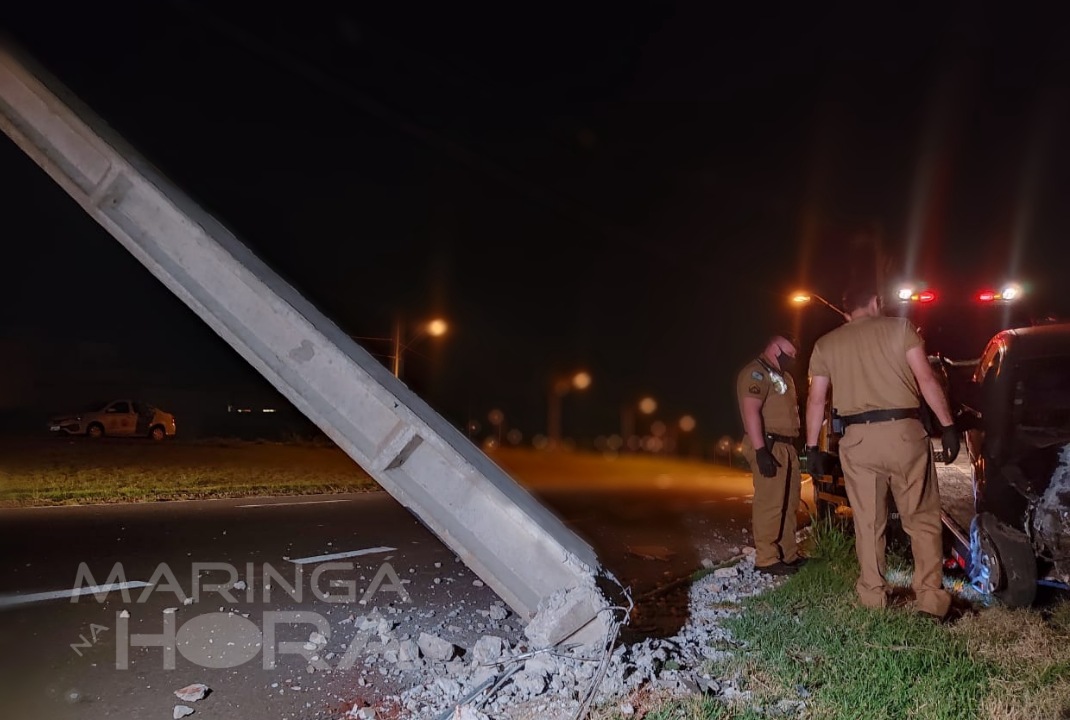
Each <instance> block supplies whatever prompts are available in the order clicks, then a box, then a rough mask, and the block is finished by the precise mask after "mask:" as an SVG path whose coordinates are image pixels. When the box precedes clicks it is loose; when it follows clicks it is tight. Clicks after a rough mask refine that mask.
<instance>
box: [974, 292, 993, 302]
mask: <svg viewBox="0 0 1070 720" xmlns="http://www.w3.org/2000/svg"><path fill="white" fill-rule="evenodd" d="M977 299H978V300H980V301H981V302H992V301H993V300H995V299H996V293H995V292H993V291H992V290H982V291H981V292H979V293H978V294H977Z"/></svg>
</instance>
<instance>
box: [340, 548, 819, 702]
mask: <svg viewBox="0 0 1070 720" xmlns="http://www.w3.org/2000/svg"><path fill="white" fill-rule="evenodd" d="M776 582H777V580H776V579H775V578H772V577H770V576H768V575H765V574H763V573H760V572H757V571H756V570H755V569H754V559H753V549H751V548H746V549H745V550H744V554H743V556H742V559H740V560H739V562H737V563H736V564H734V565H731V566H728V567H722V568H719V569H716V570H714V571H713V572H712V573H710V574H709V575H707V576H706V577H704V578H702V579H701V580H699V581H697V582H695V583H694V584H693V586H692V588H691V591H690V617H689V619H688V621H687V623H686V625H685V626H684V627H682V628H681V630H680V631H679V632H678V633H677V634H676V635H675V636H673V637H670V638H666V639H648V640H645V641H643V642H640V643H636V644H632V645H619V646H617V647H616V648H614V650H613V652H612V654H611V655H610V657H609V658H605V657H604V656H599V655H597V654H596V653H594V652H592V651H591V650H589V649H588V650H583V649H580V648H549V649H545V650H531V649H529V647H528V646H527V644H526V642H525V641H524V640H523V638H521V637H519V636H518V635H517V634H516V633H511V632H501V633H495V632H493V630H494V627H495V626H497V625H498V624H499V623H500V622H501V621H502V620H504V619H506V617H508V611H507V610H506V609H505V607H504V606H502V605H497V604H496V605H495V606H493V607H492V608H491V609H490V610H486V611H482V612H481V615H483V617H482V618H481V619H482V620H483V623H481V625H483V627H484V628H485V629H486V634H484V635H482V636H481V637H479V639H478V640H476V641H475V642H474V643H471V645H470V647H459V646H458V645H455V644H454V643H453V642H452V641H451V640H450V639H449V637H450V630H456V629H459V628H454V627H452V626H451V625H450V624H449V623H448V622H443V623H441V624H440V625H439V626H438V627H439V628H440V632H438V633H437V634H436V633H431V632H426V631H425V632H421V633H420V634H419V635H418V636H417V637H408V636H404V635H398V634H396V633H395V630H394V627H393V623H392V622H391V621H389V620H386V619H383V618H377V617H374V616H372V617H364V618H358V619H356V620H354V624H355V625H356V626H357V627H359V628H362V629H364V630H366V631H372V632H374V634H375V635H376V637H375V639H374V640H372V641H371V642H369V643H368V645H367V651H368V653H369V657H368V659H367V660H366V663H367V664H369V665H371V666H372V667H374V668H375V670H374V672H376V673H377V674H379V675H382V676H385V677H393V679H395V680H397V681H399V682H398V684H397V687H406V686H407V689H405V690H403V691H402V692H400V694H399V695H397V696H396V697H391V698H389V700H390V701H391V702H392V703H396V704H397V706H398V707H400V708H401V709H402V710H403V712H404V713H405V716H406V717H418V718H443V720H447V719H452V718H471V719H473V720H483V719H488V718H489V719H491V720H519V719H520V718H536V717H537V718H543V719H545V720H551V719H554V718H562V719H564V718H571V717H574V716H575V715H576V713H577V712H578V710H579V708H580V706H581V703H583V702H584V701H585V700H586V698H587V696H588V694H589V693H592V692H593V700H594V703H595V705H604V704H606V703H610V702H619V703H621V706H620V709H621V711H622V712H623V713H625V714H627V712H628V704H627V702H625V699H626V698H627V696H628V695H629V694H631V693H633V692H635V691H637V690H639V689H640V688H644V687H648V688H656V689H660V690H665V691H669V692H679V693H693V692H705V693H708V694H712V695H717V696H721V697H723V698H725V699H726V700H739V699H744V700H745V699H746V698H747V697H748V696H747V693H746V692H745V691H740V690H739V689H738V687H737V686H736V685H735V683H734V681H733V679H731V678H719V677H710V676H709V675H707V674H704V667H708V666H709V663H708V661H711V660H713V661H716V660H718V659H722V658H724V657H725V655H726V654H728V651H726V650H724V649H722V648H726V647H731V645H732V639H731V636H730V634H729V633H728V631H727V630H726V629H724V628H723V627H722V621H723V620H724V619H725V618H727V617H730V616H731V615H733V614H735V613H736V612H737V611H738V610H737V604H738V603H739V601H741V600H742V599H744V598H746V597H750V596H752V595H756V594H759V593H761V592H763V591H765V590H767V589H768V588H770V587H772V586H773V585H774V584H775V583H776ZM506 627H508V626H506ZM510 629H511V628H510ZM604 661H605V662H604ZM603 664H605V667H604V668H602V667H600V666H601V665H603ZM365 672H367V670H365ZM596 683H597V687H595V684H596ZM798 709H801V708H785V709H784V710H785V711H786V713H787V714H792V713H794V712H795V711H797V710H798ZM369 711H370V708H358V707H353V708H352V709H351V710H349V711H348V712H346V713H345V714H344V715H343V716H342V717H343V720H353V719H360V720H363V719H364V718H368V717H374V713H371V712H369Z"/></svg>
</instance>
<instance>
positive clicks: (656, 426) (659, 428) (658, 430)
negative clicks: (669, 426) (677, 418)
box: [650, 420, 666, 438]
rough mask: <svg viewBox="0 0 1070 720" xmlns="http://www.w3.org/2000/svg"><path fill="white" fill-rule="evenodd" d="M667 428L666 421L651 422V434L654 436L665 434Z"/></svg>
mask: <svg viewBox="0 0 1070 720" xmlns="http://www.w3.org/2000/svg"><path fill="white" fill-rule="evenodd" d="M665 430H666V427H665V423H663V422H662V421H661V420H655V421H654V422H652V423H650V434H651V435H653V436H654V437H657V438H659V437H662V436H663V435H664V434H665Z"/></svg>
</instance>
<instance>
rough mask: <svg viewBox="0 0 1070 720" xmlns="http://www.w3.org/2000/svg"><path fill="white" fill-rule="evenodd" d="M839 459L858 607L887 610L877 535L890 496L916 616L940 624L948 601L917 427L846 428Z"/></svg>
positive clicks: (923, 439) (935, 498)
mask: <svg viewBox="0 0 1070 720" xmlns="http://www.w3.org/2000/svg"><path fill="white" fill-rule="evenodd" d="M839 452H840V462H841V464H842V465H843V474H844V478H845V481H846V483H847V497H848V499H849V500H850V501H851V512H852V513H853V514H854V525H855V551H856V552H857V553H858V564H859V566H860V567H861V572H860V574H859V577H858V583H857V584H856V585H855V589H856V590H857V591H858V598H859V600H860V602H861V603H862V604H863V605H866V606H868V607H884V606H885V605H886V604H887V602H888V600H887V591H888V586H887V584H886V583H885V580H884V572H885V558H884V548H885V537H884V531H885V527H886V526H887V523H888V491H889V490H891V493H892V497H894V498H895V505H896V507H897V508H898V509H899V515H900V517H901V518H902V521H903V529H904V530H906V532H907V534H908V535H909V536H910V548H911V551H912V552H913V554H914V594H915V597H916V600H915V608H916V609H917V610H919V611H921V612H927V613H931V614H933V615H937V616H941V617H942V616H943V615H944V614H945V613H946V612H947V609H948V607H949V605H950V602H951V598H950V596H949V595H948V594H947V592H945V591H944V590H943V587H942V580H943V540H942V537H943V528H942V526H941V524H940V491H939V488H938V487H937V484H936V467H935V465H934V464H933V453H932V446H931V445H930V443H929V439H928V437H927V435H926V433H925V428H923V427H922V424H921V423H920V422H919V421H917V420H893V421H889V422H881V423H870V424H868V425H862V424H859V425H851V426H849V427H848V428H847V431H846V432H845V433H844V436H843V438H842V439H841V440H840V447H839Z"/></svg>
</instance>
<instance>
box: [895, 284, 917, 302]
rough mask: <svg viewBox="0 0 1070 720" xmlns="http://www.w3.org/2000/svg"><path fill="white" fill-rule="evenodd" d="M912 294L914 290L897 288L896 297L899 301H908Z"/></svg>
mask: <svg viewBox="0 0 1070 720" xmlns="http://www.w3.org/2000/svg"><path fill="white" fill-rule="evenodd" d="M913 294H914V288H908V287H902V288H899V292H898V293H897V296H898V297H899V299H900V300H909V299H910V296H911V295H913Z"/></svg>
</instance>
